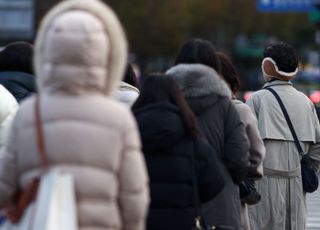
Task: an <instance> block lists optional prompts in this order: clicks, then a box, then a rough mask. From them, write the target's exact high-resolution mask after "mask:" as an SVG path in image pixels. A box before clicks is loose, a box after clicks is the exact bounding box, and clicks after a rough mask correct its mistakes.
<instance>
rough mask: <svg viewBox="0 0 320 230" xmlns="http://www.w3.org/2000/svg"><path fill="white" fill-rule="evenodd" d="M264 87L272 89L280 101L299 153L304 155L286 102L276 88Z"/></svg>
mask: <svg viewBox="0 0 320 230" xmlns="http://www.w3.org/2000/svg"><path fill="white" fill-rule="evenodd" d="M263 89H266V90H268V91H270V92H271V93H272V94H273V96H274V97H275V98H276V99H277V101H278V103H279V105H280V107H281V110H282V113H283V115H284V117H285V118H286V121H287V123H288V126H289V129H290V131H291V134H292V137H293V139H294V143H295V145H296V147H297V149H298V152H299V154H300V155H301V156H302V155H303V150H302V148H301V145H300V142H299V139H298V137H297V134H296V132H295V130H294V128H293V125H292V122H291V120H290V117H289V114H288V112H287V110H286V108H285V107H284V104H283V102H282V100H281V98H280V97H279V95H278V94H277V92H276V91H275V90H274V89H272V88H270V87H265V88H263Z"/></svg>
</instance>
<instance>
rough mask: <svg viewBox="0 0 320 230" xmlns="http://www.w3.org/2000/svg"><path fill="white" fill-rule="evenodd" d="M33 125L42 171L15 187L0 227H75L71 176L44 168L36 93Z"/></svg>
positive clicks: (5, 229) (15, 229)
mask: <svg viewBox="0 0 320 230" xmlns="http://www.w3.org/2000/svg"><path fill="white" fill-rule="evenodd" d="M35 125H36V133H37V146H38V150H39V151H38V152H39V156H40V158H41V168H42V171H41V174H40V176H38V177H36V178H35V179H33V180H32V181H31V182H30V183H29V184H28V185H27V186H26V188H25V189H24V190H18V191H17V192H16V195H15V196H14V199H13V202H12V203H11V204H9V205H7V206H6V207H5V210H4V211H5V216H6V219H7V221H6V222H5V223H4V224H3V226H1V227H0V230H9V229H10V230H25V229H34V230H36V229H43V230H53V229H60V230H62V229H63V230H67V229H70V230H76V229H77V228H78V226H77V215H76V201H75V194H74V183H73V178H72V177H71V175H69V174H65V173H61V172H59V171H58V170H50V171H49V170H48V166H49V164H48V159H47V155H46V151H45V145H44V135H43V128H42V124H41V117H40V102H39V98H38V97H36V101H35ZM33 201H34V202H33Z"/></svg>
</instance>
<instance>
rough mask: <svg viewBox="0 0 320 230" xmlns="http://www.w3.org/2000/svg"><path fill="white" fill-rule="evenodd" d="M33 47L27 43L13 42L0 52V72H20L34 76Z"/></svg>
mask: <svg viewBox="0 0 320 230" xmlns="http://www.w3.org/2000/svg"><path fill="white" fill-rule="evenodd" d="M32 58H33V46H32V45H31V44H30V43H28V42H23V41H19V42H13V43H10V44H8V45H7V46H6V47H5V48H4V49H3V50H2V51H1V52H0V71H20V72H25V73H29V74H32V75H33V74H34V71H33V61H32Z"/></svg>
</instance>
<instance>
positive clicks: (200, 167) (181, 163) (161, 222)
mask: <svg viewBox="0 0 320 230" xmlns="http://www.w3.org/2000/svg"><path fill="white" fill-rule="evenodd" d="M134 114H135V117H136V119H137V122H138V126H139V129H140V133H141V139H142V145H143V152H144V155H145V159H146V163H147V168H148V172H149V177H150V192H151V207H150V212H149V216H148V221H147V229H150V230H157V229H159V230H164V229H165V230H170V229H172V230H173V229H174V230H176V229H179V230H184V229H185V230H190V229H191V228H192V227H193V225H194V217H195V210H194V207H195V197H194V194H195V193H194V189H193V183H192V181H193V180H192V178H193V175H194V174H193V172H194V168H193V166H194V165H193V164H192V156H194V157H195V158H194V159H195V165H196V166H195V170H196V180H197V182H198V188H197V189H198V192H199V198H200V200H201V201H202V202H205V201H208V200H210V199H212V198H213V197H215V196H216V195H217V194H218V193H219V192H220V191H222V189H223V187H224V184H225V182H224V180H225V178H224V176H223V174H222V171H221V166H220V163H219V162H218V160H217V157H216V153H215V152H214V150H213V149H212V148H210V147H209V145H208V144H206V143H205V142H204V141H203V140H202V139H197V140H196V141H194V140H193V139H192V138H191V137H190V135H189V134H187V133H186V129H185V126H184V124H183V121H182V118H181V116H180V111H179V109H178V107H176V106H174V105H172V104H169V103H156V104H153V105H149V106H145V107H143V108H140V109H138V110H135V111H134Z"/></svg>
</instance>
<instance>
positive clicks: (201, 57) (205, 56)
mask: <svg viewBox="0 0 320 230" xmlns="http://www.w3.org/2000/svg"><path fill="white" fill-rule="evenodd" d="M177 64H203V65H206V66H209V67H211V68H213V69H214V70H215V71H216V72H218V73H220V63H219V60H218V58H217V56H216V51H215V48H214V47H213V45H212V43H211V42H210V41H208V40H204V39H199V38H196V39H190V40H188V41H187V42H186V43H184V44H183V45H182V47H181V48H180V50H179V52H178V55H177V57H176V60H175V65H177Z"/></svg>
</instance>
